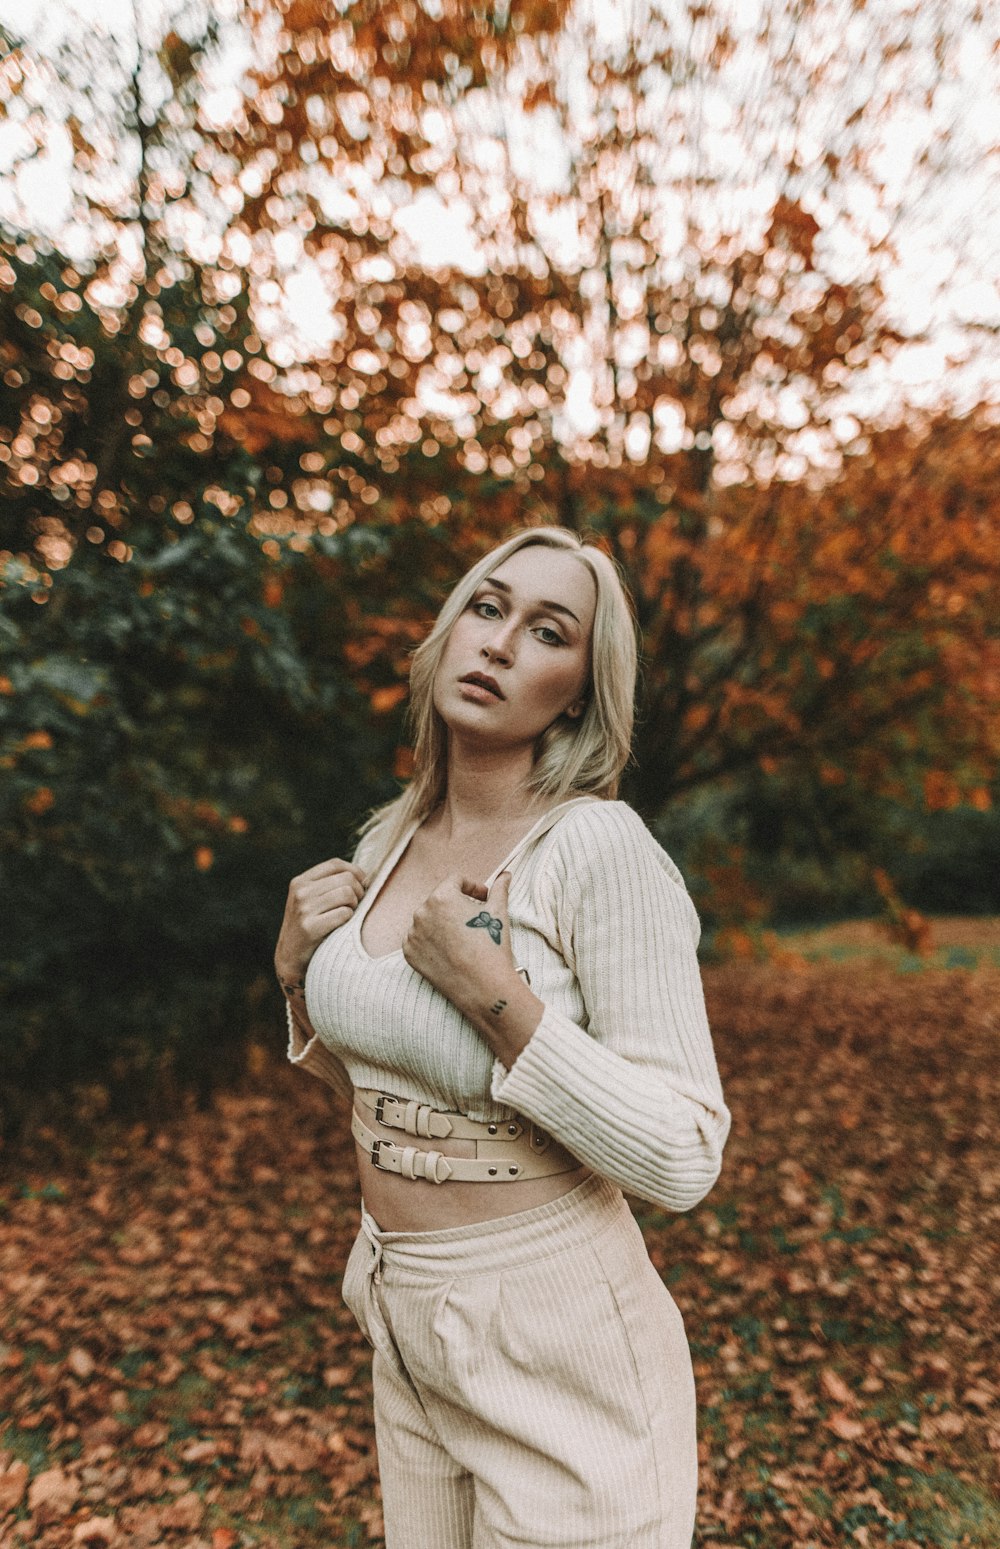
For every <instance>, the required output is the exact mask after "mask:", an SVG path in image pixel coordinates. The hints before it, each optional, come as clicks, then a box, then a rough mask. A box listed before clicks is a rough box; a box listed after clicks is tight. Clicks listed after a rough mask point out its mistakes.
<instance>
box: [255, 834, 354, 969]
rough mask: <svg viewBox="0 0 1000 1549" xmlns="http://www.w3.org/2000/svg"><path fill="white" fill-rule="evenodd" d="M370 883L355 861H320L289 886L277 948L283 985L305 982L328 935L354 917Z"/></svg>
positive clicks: (276, 958)
mask: <svg viewBox="0 0 1000 1549" xmlns="http://www.w3.org/2000/svg"><path fill="white" fill-rule="evenodd" d="M365 887H366V878H365V874H364V872H363V871H361V869H360V868H359V867H357V866H355V865H354V864H353V863H352V862H351V861H342V860H339V859H336V858H335V859H333V860H328V861H320V862H319V864H318V865H316V866H311V867H310V868H309V870H308V871H303V872H302V873H301V874H300V875H299V876H297V877H293V878H292V880H291V882H290V884H289V887H288V899H287V902H286V904H285V917H284V919H283V920H282V922H281V931H280V932H279V935H278V942H277V945H276V947H275V949H274V968H275V972H276V973H277V975H278V978H279V979H280V980H281V982H282V985H283V986H284V985H286V984H292V985H295V984H301V982H302V980H303V979H304V977H305V971H306V968H307V966H308V964H309V960H310V958H311V957H312V955H313V953H314V952H315V950H316V948H317V947H318V946H319V944H320V942H321V941H322V940H323V939H324V937H326V936H328V935H329V934H330V932H331V931H334V930H336V929H337V927H338V926H340V925H345V924H346V923H347V921H348V920H349V919H350V918H351V915H352V914H353V913H354V911H355V909H356V908H357V906H358V904H359V903H360V901H361V899H362V898H363V897H364V893H365Z"/></svg>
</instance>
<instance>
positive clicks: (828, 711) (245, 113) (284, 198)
mask: <svg viewBox="0 0 1000 1549" xmlns="http://www.w3.org/2000/svg"><path fill="white" fill-rule="evenodd" d="M248 15H249V16H250V17H251V18H253V19H255V20H256V21H257V24H258V26H259V27H261V28H263V27H264V26H265V24H267V25H268V26H269V27H270V30H269V31H268V32H267V39H268V42H267V43H266V44H265V43H264V42H262V43H261V58H262V59H265V63H263V64H262V65H261V66H260V67H259V68H258V70H257V72H256V75H255V89H254V91H253V93H252V94H250V95H249V96H248V97H247V99H246V101H245V102H244V103H243V104H242V105H241V106H240V107H239V108H238V110H236V111H234V114H233V116H232V119H231V121H230V123H229V124H228V125H227V126H226V127H225V128H224V129H223V130H222V131H220V139H221V142H222V144H223V145H224V146H225V147H226V148H227V149H232V148H235V147H239V157H238V160H239V162H240V164H241V165H242V166H243V168H244V174H243V177H244V182H245V183H246V184H247V185H248V186H249V189H250V190H251V193H250V195H249V196H248V197H247V200H246V202H245V204H244V206H243V209H242V210H241V211H240V212H239V214H238V215H237V216H236V218H235V220H234V227H233V230H234V232H235V231H242V233H243V235H244V238H245V241H246V243H247V245H248V247H252V248H253V250H254V252H255V254H256V255H257V260H258V262H259V263H260V265H261V267H262V270H263V269H267V268H268V256H267V255H269V254H270V255H271V261H272V262H273V261H275V260H276V259H277V258H278V256H279V255H280V253H281V252H285V253H288V252H289V251H292V250H293V249H294V252H295V254H296V255H297V261H298V262H299V263H301V264H302V265H304V266H305V270H306V271H307V272H311V273H313V274H314V276H315V277H316V280H317V283H318V284H319V285H320V286H321V287H323V288H324V293H325V294H326V296H327V297H328V304H329V307H330V314H331V319H332V320H333V321H332V322H331V333H332V340H333V342H332V343H331V344H330V346H329V347H328V348H327V349H326V350H325V351H324V352H323V354H322V356H321V357H318V358H317V361H316V370H317V373H318V375H319V378H320V380H321V384H322V385H321V386H320V388H319V389H318V390H319V392H320V393H321V394H322V403H323V407H324V410H325V412H326V416H327V417H326V420H325V429H326V431H327V433H328V434H329V435H330V436H331V437H332V438H334V441H336V440H337V439H339V441H340V443H341V444H342V445H346V446H349V447H351V448H353V449H354V450H355V451H356V452H357V455H358V456H359V457H362V458H364V459H365V460H366V462H367V464H368V466H369V468H370V469H371V475H370V478H371V484H372V486H373V488H374V489H375V490H377V491H379V492H381V493H382V498H383V499H386V500H391V499H392V498H393V494H392V492H393V490H394V488H396V489H398V485H396V484H395V483H394V480H395V476H396V475H397V473H398V470H399V467H400V459H401V457H403V456H404V455H405V453H404V450H403V449H404V448H406V447H408V446H416V445H420V446H421V447H422V450H423V451H424V453H425V454H426V456H427V457H428V458H429V459H430V464H431V467H432V470H433V473H434V474H435V475H436V476H437V477H438V478H439V479H440V482H441V486H442V489H443V491H444V492H445V494H444V501H443V506H444V508H445V509H446V510H447V508H448V506H449V504H450V487H451V474H452V472H453V464H454V462H455V461H456V460H457V463H458V465H459V467H460V469H461V471H462V472H463V473H464V475H465V482H466V483H467V484H468V485H470V486H471V487H472V488H473V489H474V488H475V487H476V484H477V481H478V480H480V479H482V478H484V477H492V478H493V479H496V480H499V481H502V483H503V484H504V485H505V499H504V505H503V509H504V510H505V511H506V513H507V514H508V515H509V517H510V519H511V520H514V519H517V518H520V519H525V518H527V519H529V520H556V521H559V522H562V523H565V524H566V525H569V526H573V527H577V528H583V527H591V528H596V529H597V530H598V531H599V532H601V533H602V534H603V535H604V536H605V539H606V541H607V542H608V544H609V546H610V548H611V550H612V552H613V553H614V554H615V556H616V558H618V560H619V561H620V562H621V564H622V565H623V567H624V569H625V570H626V573H627V574H628V576H629V578H630V580H631V582H632V585H633V589H634V591H635V594H636V597H637V602H638V608H639V615H640V623H641V625H642V629H643V634H644V639H645V643H646V674H645V702H644V712H643V717H642V723H641V727H640V733H639V739H638V744H637V769H636V771H635V773H634V776H633V778H632V782H631V787H630V791H631V794H632V796H633V797H634V799H636V800H637V802H638V803H639V805H640V806H641V807H642V808H643V809H644V810H645V811H646V812H647V813H649V814H651V815H656V814H657V813H660V812H662V811H663V810H664V809H665V808H666V807H667V805H668V804H669V803H671V802H672V801H673V800H675V799H676V798H677V797H678V796H679V795H681V794H683V793H684V792H686V791H690V790H693V789H696V788H699V787H703V786H706V785H711V784H712V783H713V782H719V781H722V780H726V779H731V778H733V777H738V776H741V775H744V774H749V773H750V772H751V771H759V770H761V769H763V770H764V771H765V772H772V773H773V772H775V771H777V770H783V771H784V772H785V774H786V775H787V777H788V778H790V779H798V778H801V777H802V776H803V775H804V774H805V775H809V774H811V773H812V772H814V771H815V770H817V769H819V768H827V769H832V768H834V767H835V766H838V767H839V765H840V764H841V763H843V762H844V760H845V759H846V758H847V757H848V755H850V761H851V763H852V765H853V767H854V768H855V769H856V770H863V771H864V780H863V781H859V790H861V789H864V790H866V791H868V792H872V791H883V792H889V791H891V790H893V789H895V788H897V787H898V785H899V783H900V781H903V782H906V781H913V780H918V781H919V780H920V779H921V778H922V773H921V771H923V774H927V775H929V774H930V772H931V771H932V770H933V769H935V768H937V769H940V768H941V767H944V766H948V767H949V768H950V770H951V775H950V778H953V779H954V780H956V781H957V782H958V786H959V788H960V789H961V790H962V791H963V792H964V793H965V794H966V795H968V794H969V793H971V792H972V791H975V792H976V793H977V794H976V799H977V800H979V799H981V792H982V789H983V778H984V776H983V770H984V766H985V765H986V764H988V762H989V758H990V756H991V751H992V742H991V740H990V739H991V736H992V733H990V732H988V731H987V724H989V725H991V726H992V725H993V724H994V721H995V713H996V702H995V696H994V697H992V698H989V697H988V698H987V699H986V700H983V699H981V698H980V697H979V696H980V695H981V694H982V692H983V691H984V686H985V685H984V680H983V679H982V677H981V676H980V675H978V673H977V671H976V668H975V662H976V660H977V659H978V656H977V652H978V649H979V646H980V645H981V642H982V634H983V631H984V630H986V631H988V627H989V626H988V618H989V606H988V604H989V601H990V600H991V599H992V598H993V596H994V595H995V587H996V559H995V556H994V555H993V554H992V551H991V549H990V547H989V545H988V544H984V543H983V541H982V535H981V532H980V530H979V527H978V526H977V521H978V518H977V516H976V508H977V502H978V501H979V500H980V498H981V497H980V495H979V494H978V493H970V495H969V497H968V500H966V498H965V496H963V494H962V493H961V491H956V492H955V499H954V508H953V516H954V518H955V520H954V521H953V522H952V524H951V526H950V527H949V528H948V529H947V530H946V531H944V532H942V533H941V534H940V537H939V539H935V540H934V541H933V542H932V541H930V537H929V529H928V528H927V527H926V525H925V524H922V523H919V522H918V523H916V524H914V523H913V518H912V510H911V511H910V512H909V513H908V514H902V513H901V511H900V507H899V503H898V500H897V501H894V502H889V501H888V485H887V483H886V481H885V480H884V479H878V478H876V479H875V480H874V481H873V480H872V479H871V477H870V468H871V465H872V462H871V460H872V447H873V446H874V447H877V448H878V450H879V454H880V455H882V454H883V453H884V454H885V464H884V466H885V467H886V468H889V467H892V468H893V469H894V473H893V475H892V477H893V479H894V480H896V481H898V479H899V477H900V474H901V473H902V474H904V475H905V477H906V486H905V487H906V488H908V489H910V490H911V491H912V490H913V489H914V487H916V486H918V485H919V479H920V476H921V470H922V468H923V464H922V462H921V459H920V456H919V454H918V453H917V452H916V450H915V448H916V447H917V446H918V445H919V444H920V436H919V434H917V435H916V437H915V439H914V440H913V442H912V444H911V442H909V441H907V440H906V437H905V435H904V433H903V432H902V431H900V432H899V434H900V436H902V437H903V443H902V445H903V448H904V450H903V451H902V452H901V451H900V448H899V446H897V445H896V444H895V443H893V441H892V439H891V437H889V438H886V437H884V436H883V437H881V438H876V439H874V440H873V439H872V437H871V435H870V430H871V428H872V427H870V426H868V425H865V424H863V423H862V420H863V419H864V415H863V414H861V413H860V409H859V407H858V406H859V403H860V402H861V401H862V393H863V391H864V388H865V384H866V383H868V382H870V381H872V380H873V379H874V378H875V376H876V374H877V370H878V368H881V367H883V366H884V365H885V364H886V363H887V362H888V361H889V360H891V358H892V355H893V353H894V351H895V350H896V349H897V348H898V347H899V345H900V344H901V343H902V342H903V340H904V334H903V332H902V329H901V326H900V323H899V321H898V320H894V318H893V315H892V313H891V311H890V309H889V308H888V306H887V302H886V294H885V281H886V277H887V276H890V275H891V272H892V266H893V264H897V265H898V264H899V263H900V262H901V261H902V259H903V257H904V256H905V254H904V252H903V251H902V248H903V245H904V243H905V240H906V237H907V234H908V233H909V232H911V231H912V229H913V222H914V219H915V211H916V210H917V208H918V207H919V205H920V204H921V202H927V203H931V202H932V196H933V195H934V194H935V191H936V189H937V188H938V187H939V185H940V184H941V182H942V181H943V179H944V174H945V173H949V174H954V173H955V172H956V171H957V170H959V169H960V167H961V165H962V158H963V156H966V155H967V154H968V152H969V142H968V141H963V140H962V138H961V136H960V135H958V134H957V133H949V130H950V128H951V126H950V125H949V124H948V122H947V119H946V118H945V117H943V116H942V115H943V114H944V113H945V112H946V107H947V101H948V97H949V94H950V93H953V92H954V90H955V87H956V83H957V81H958V80H959V78H960V75H961V71H962V69H963V68H964V66H963V64H962V60H963V58H965V57H966V56H967V55H969V53H970V50H971V51H972V52H973V53H974V50H975V48H976V47H980V48H985V47H986V45H987V44H988V36H987V33H988V28H987V29H986V30H985V31H984V23H983V18H982V17H981V16H980V15H979V13H978V12H976V11H975V10H974V9H973V8H970V7H964V8H963V7H959V8H958V9H956V8H955V7H948V6H944V5H935V6H931V7H928V8H925V9H924V10H923V11H922V13H921V23H920V26H919V27H914V26H912V25H911V22H912V18H911V17H910V15H909V13H903V12H900V13H898V14H891V13H889V12H887V11H882V12H880V13H878V14H877V15H875V16H872V15H870V14H869V13H867V12H865V13H864V14H862V13H861V12H860V11H859V10H858V9H857V8H856V7H851V6H848V5H841V4H838V3H836V0H829V3H818V0H817V3H812V4H800V3H788V4H784V3H778V0H775V3H773V4H770V5H768V6H765V7H762V8H761V9H760V11H759V13H758V12H754V13H753V14H752V15H750V14H749V13H746V12H743V11H741V10H740V8H737V7H729V6H726V5H722V4H720V5H717V6H713V7H702V6H692V7H689V8H678V10H676V11H672V12H664V11H662V10H660V9H659V8H657V7H655V6H647V5H635V6H628V7H621V8H616V9H615V10H614V11H613V12H612V11H609V10H608V9H607V8H605V9H602V8H592V7H588V6H584V5H579V6H575V7H572V8H563V7H555V6H535V5H531V6H528V5H525V6H520V7H519V6H517V5H512V6H511V7H510V9H509V10H504V11H503V12H502V13H501V12H500V11H498V10H492V9H490V8H489V7H485V6H484V7H476V6H466V5H462V4H457V3H451V4H442V5H441V6H440V7H438V8H437V10H436V14H435V18H434V24H433V25H431V24H430V23H429V20H428V17H429V12H428V11H427V10H425V9H424V8H423V7H422V6H420V5H418V4H416V3H415V0H398V3H392V4H388V5H378V6H374V5H369V4H349V5H345V6H342V7H336V8H332V7H330V6H329V5H326V4H324V3H322V0H295V3H294V4H290V5H275V4H274V3H273V0H258V3H252V4H250V5H249V6H248ZM262 36H263V34H262ZM268 47H270V49H271V54H270V60H269V62H268V61H267V60H266V49H267V48H268ZM765 82H766V89H764V86H763V83H765ZM918 103H919V105H920V108H921V113H922V116H921V117H920V118H919V119H918V120H914V116H913V114H914V109H915V107H916V105H917V104H918ZM903 119H905V121H906V123H907V124H908V125H910V126H911V133H910V135H909V139H908V142H907V150H906V155H905V158H904V164H903V165H901V166H900V167H899V168H896V169H893V170H892V171H891V172H890V171H889V170H887V167H886V157H887V147H889V146H890V145H892V144H898V140H899V124H900V122H901V121H902V120H903ZM914 124H915V125H916V127H914ZM421 207H426V208H427V209H429V210H431V211H432V212H433V216H432V217H429V218H437V219H440V220H449V221H450V222H451V225H450V229H451V230H452V231H453V232H455V233H456V241H458V245H459V249H460V251H459V253H458V254H457V256H456V258H455V259H452V260H451V261H450V262H437V263H434V264H428V263H427V262H426V261H425V262H423V263H421V260H420V247H419V243H418V242H417V241H416V240H415V239H414V238H413V237H412V235H411V233H412V231H413V229H414V217H413V211H414V210H419V209H420V208H421ZM463 223H464V232H465V234H464V237H463V235H462V227H463ZM459 239H461V240H459ZM859 253H860V256H859ZM953 257H954V263H955V264H959V265H960V262H961V258H962V255H961V254H957V256H955V255H953ZM334 324H335V326H334ZM966 433H970V434H973V436H974V434H975V433H974V432H967V427H966V425H965V423H964V422H960V423H959V424H958V425H957V426H956V430H955V436H954V438H953V439H955V440H961V439H962V438H963V437H964V435H965V434H966ZM911 452H912V454H913V456H914V458H915V464H914V466H913V467H912V468H909V467H908V466H907V465H906V464H905V462H904V466H903V468H902V469H901V468H900V465H899V457H900V455H902V456H903V457H904V459H905V457H907V456H909V455H910V453H911ZM965 471H966V472H967V473H969V472H970V470H969V467H968V463H967V462H966V464H965ZM973 483H974V485H975V488H976V490H977V491H978V490H979V489H980V488H981V484H980V482H979V480H978V479H974V480H973ZM932 498H933V497H932ZM371 499H372V506H373V507H374V508H375V509H379V499H378V497H377V496H376V495H375V494H372V497H371ZM873 502H874V504H873ZM491 509H493V510H496V503H495V502H492V503H491ZM432 519H433V518H432ZM908 523H909V524H910V525H909V528H908V531H907V535H906V537H905V538H901V537H900V531H899V529H900V525H901V524H902V525H903V526H904V527H905V526H906V525H907V524H908ZM970 569H971V570H972V571H974V572H975V575H976V577H977V580H976V584H975V586H973V587H972V591H971V594H970V595H973V596H975V597H976V598H978V599H982V601H983V603H984V606H983V607H982V609H979V604H978V603H977V604H975V605H974V606H973V608H972V610H971V611H967V612H965V613H964V614H963V615H961V616H959V617H958V618H957V619H956V617H955V616H954V615H951V614H949V613H948V612H947V607H948V603H947V598H948V597H949V596H951V595H953V587H952V581H953V580H954V579H955V577H957V576H963V577H967V576H968V574H969V572H970ZM977 609H978V611H977ZM847 617H850V618H851V619H852V620H853V621H854V622H853V624H852V626H851V628H852V629H853V630H854V631H855V632H856V633H861V634H864V635H865V637H866V639H865V643H864V645H863V646H862V645H860V644H859V645H857V646H856V647H855V649H854V651H853V654H852V653H851V652H850V651H848V650H846V649H845V648H844V645H843V640H844V632H845V624H844V620H845V618H847ZM974 617H975V622H974ZM966 624H967V625H968V629H969V633H968V636H967V639H968V643H969V649H968V650H967V651H966V652H965V653H964V655H963V653H957V654H956V653H955V652H954V651H952V650H950V649H946V647H945V644H944V642H945V640H946V639H951V638H952V637H953V635H954V632H955V630H956V629H958V630H959V631H961V630H962V629H963V628H965V626H966ZM960 656H961V657H962V662H961V664H960V661H959V657H960ZM817 659H818V660H819V663H820V665H819V666H818V667H817V665H816V663H817ZM984 705H986V707H987V708H986V709H985V710H984V709H983V706H984ZM859 799H860V798H859Z"/></svg>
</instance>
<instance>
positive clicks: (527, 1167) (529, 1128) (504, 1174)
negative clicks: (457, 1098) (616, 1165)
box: [351, 1088, 580, 1183]
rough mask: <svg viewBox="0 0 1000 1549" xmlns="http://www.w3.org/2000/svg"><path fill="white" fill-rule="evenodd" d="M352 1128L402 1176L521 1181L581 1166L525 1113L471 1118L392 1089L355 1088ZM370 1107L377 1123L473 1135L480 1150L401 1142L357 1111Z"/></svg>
mask: <svg viewBox="0 0 1000 1549" xmlns="http://www.w3.org/2000/svg"><path fill="white" fill-rule="evenodd" d="M354 1095H355V1106H354V1112H353V1113H352V1114H351V1134H352V1135H353V1136H354V1138H355V1140H356V1141H358V1143H359V1144H360V1145H361V1146H363V1147H364V1149H365V1150H366V1151H367V1152H368V1155H369V1156H370V1158H371V1161H372V1166H373V1167H377V1168H378V1169H379V1171H380V1172H391V1173H397V1174H398V1175H399V1176H400V1177H402V1178H413V1179H416V1178H425V1179H426V1180H427V1181H428V1182H429V1183H448V1182H449V1181H450V1182H454V1183H517V1182H520V1181H521V1180H522V1179H524V1178H546V1177H549V1176H550V1175H551V1174H553V1173H561V1172H569V1171H570V1170H571V1169H572V1168H574V1167H579V1165H580V1164H579V1162H578V1161H577V1159H576V1157H574V1156H572V1155H571V1154H570V1152H568V1151H567V1150H566V1149H565V1147H564V1146H561V1145H559V1143H558V1142H557V1141H555V1140H553V1139H552V1137H551V1135H549V1134H547V1133H546V1131H545V1130H543V1129H540V1128H539V1127H538V1125H537V1124H533V1123H531V1122H530V1121H527V1122H526V1121H524V1120H522V1119H516V1118H515V1119H509V1120H508V1119H496V1120H494V1119H468V1118H466V1117H465V1115H464V1114H460V1113H446V1112H444V1111H443V1110H441V1109H438V1108H431V1107H429V1106H428V1104H426V1103H418V1102H416V1101H414V1100H412V1099H411V1100H407V1099H406V1098H403V1097H393V1096H392V1095H391V1094H390V1093H388V1092H374V1091H371V1090H369V1089H367V1088H361V1089H360V1090H358V1091H356V1092H355V1094H354ZM359 1108H366V1109H368V1110H369V1111H370V1112H371V1113H372V1114H373V1116H374V1118H375V1121H376V1123H378V1124H382V1125H384V1126H386V1127H387V1128H389V1129H398V1130H403V1131H404V1133H406V1134H408V1135H413V1136H414V1137H416V1138H419V1139H425V1140H447V1139H452V1140H474V1141H475V1142H476V1155H475V1156H474V1157H471V1156H445V1155H444V1154H443V1153H442V1152H441V1151H436V1150H430V1149H427V1150H425V1149H423V1148H422V1147H420V1146H407V1145H397V1144H396V1143H395V1142H394V1141H391V1140H387V1139H386V1138H385V1136H384V1135H378V1134H376V1132H375V1131H374V1130H373V1129H371V1128H369V1126H368V1125H367V1124H366V1123H365V1120H364V1118H363V1117H362V1115H361V1113H360V1112H359Z"/></svg>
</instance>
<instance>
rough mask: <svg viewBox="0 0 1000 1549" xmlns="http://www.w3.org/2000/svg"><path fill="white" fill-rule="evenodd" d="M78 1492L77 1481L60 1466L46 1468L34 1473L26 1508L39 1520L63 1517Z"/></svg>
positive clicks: (70, 1508)
mask: <svg viewBox="0 0 1000 1549" xmlns="http://www.w3.org/2000/svg"><path fill="white" fill-rule="evenodd" d="M79 1493H80V1485H79V1481H78V1480H76V1479H73V1478H71V1477H70V1475H69V1474H67V1473H65V1472H64V1471H63V1469H61V1468H47V1469H45V1471H44V1472H43V1473H41V1474H36V1475H35V1477H34V1479H33V1480H32V1481H31V1485H30V1487H29V1489H28V1509H29V1511H32V1512H34V1514H35V1516H36V1517H37V1518H38V1520H39V1522H51V1521H52V1520H53V1519H54V1518H56V1517H65V1516H66V1514H67V1513H68V1512H70V1511H72V1509H73V1504H74V1502H75V1501H76V1498H77V1496H78V1495H79Z"/></svg>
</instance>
